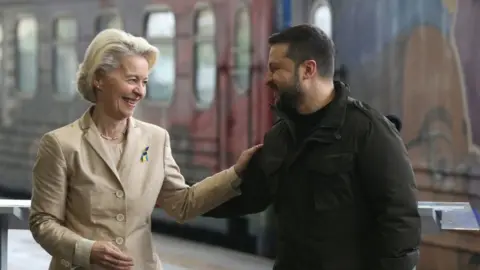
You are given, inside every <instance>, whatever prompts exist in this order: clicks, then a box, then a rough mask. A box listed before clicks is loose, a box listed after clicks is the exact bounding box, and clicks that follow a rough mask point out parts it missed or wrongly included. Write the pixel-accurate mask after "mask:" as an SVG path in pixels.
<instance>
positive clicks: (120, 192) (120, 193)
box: [115, 190, 125, 198]
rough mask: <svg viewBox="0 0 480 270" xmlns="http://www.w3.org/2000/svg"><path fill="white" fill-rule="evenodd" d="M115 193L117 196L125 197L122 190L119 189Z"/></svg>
mask: <svg viewBox="0 0 480 270" xmlns="http://www.w3.org/2000/svg"><path fill="white" fill-rule="evenodd" d="M115 195H116V196H117V198H123V196H124V195H125V193H123V191H121V190H117V192H115Z"/></svg>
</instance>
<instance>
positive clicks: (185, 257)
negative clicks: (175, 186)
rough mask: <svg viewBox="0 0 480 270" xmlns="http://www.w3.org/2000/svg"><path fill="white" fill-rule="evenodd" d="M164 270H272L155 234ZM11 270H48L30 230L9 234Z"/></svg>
mask: <svg viewBox="0 0 480 270" xmlns="http://www.w3.org/2000/svg"><path fill="white" fill-rule="evenodd" d="M154 240H155V246H156V248H157V251H158V254H159V256H160V259H162V261H163V264H164V268H165V270H187V269H188V270H190V269H195V270H271V269H272V267H273V263H272V261H270V260H267V259H264V258H259V257H256V256H251V255H248V254H243V253H239V252H235V251H231V250H226V249H223V248H218V247H213V246H208V245H204V244H199V243H194V242H190V241H185V240H181V239H178V238H172V237H168V236H164V235H158V234H155V235H154ZM8 244H9V250H8V270H25V269H29V270H46V269H48V264H49V261H50V255H48V254H47V253H46V252H45V251H43V250H42V249H41V248H40V246H39V245H37V244H36V243H35V242H34V240H33V238H32V236H31V234H30V232H29V231H28V230H10V231H9V239H8Z"/></svg>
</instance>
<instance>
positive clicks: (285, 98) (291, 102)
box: [275, 74, 302, 109]
mask: <svg viewBox="0 0 480 270" xmlns="http://www.w3.org/2000/svg"><path fill="white" fill-rule="evenodd" d="M293 79H294V83H293V84H292V85H289V86H284V87H276V86H275V87H276V89H277V90H276V91H277V95H278V98H277V100H276V104H277V105H280V104H281V106H282V107H288V108H290V109H296V108H297V105H298V100H299V98H300V95H301V93H302V91H301V86H300V81H299V80H298V76H297V75H296V74H295V77H294V78H293Z"/></svg>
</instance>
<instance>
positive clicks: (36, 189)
mask: <svg viewBox="0 0 480 270" xmlns="http://www.w3.org/2000/svg"><path fill="white" fill-rule="evenodd" d="M66 200H67V164H66V161H65V157H64V155H63V152H62V149H61V147H60V144H59V142H58V140H57V138H56V137H55V135H54V134H53V133H47V134H45V135H44V136H43V137H42V139H41V140H40V146H39V150H38V153H37V157H36V160H35V164H34V166H33V184H32V199H31V209H30V217H29V227H30V231H31V232H32V235H33V238H34V239H35V241H36V242H37V243H38V244H40V246H41V247H42V248H43V249H45V251H47V252H48V253H49V254H50V255H51V256H52V257H58V258H62V259H64V260H66V261H68V262H70V263H71V264H72V265H79V266H83V267H88V266H89V265H90V252H91V248H92V245H93V243H94V241H91V240H89V239H85V238H83V237H81V236H80V235H78V234H76V233H74V232H73V231H71V230H70V229H68V228H66V227H65V226H64V225H63V224H64V222H65V206H66Z"/></svg>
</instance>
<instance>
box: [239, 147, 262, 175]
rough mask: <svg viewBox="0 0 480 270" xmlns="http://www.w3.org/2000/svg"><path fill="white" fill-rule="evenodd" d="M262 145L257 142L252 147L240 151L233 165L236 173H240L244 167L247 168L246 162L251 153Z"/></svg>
mask: <svg viewBox="0 0 480 270" xmlns="http://www.w3.org/2000/svg"><path fill="white" fill-rule="evenodd" d="M262 146H263V144H257V145H255V146H254V147H252V148H249V149H247V150H245V151H243V152H242V154H241V155H240V157H239V158H238V160H237V163H236V164H235V165H234V166H233V168H234V169H235V172H236V173H237V175H240V174H241V173H242V172H243V171H244V170H245V168H247V165H248V162H249V161H250V159H251V158H252V156H253V154H254V153H255V152H256V151H257V150H258V149H259V148H261V147H262Z"/></svg>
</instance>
